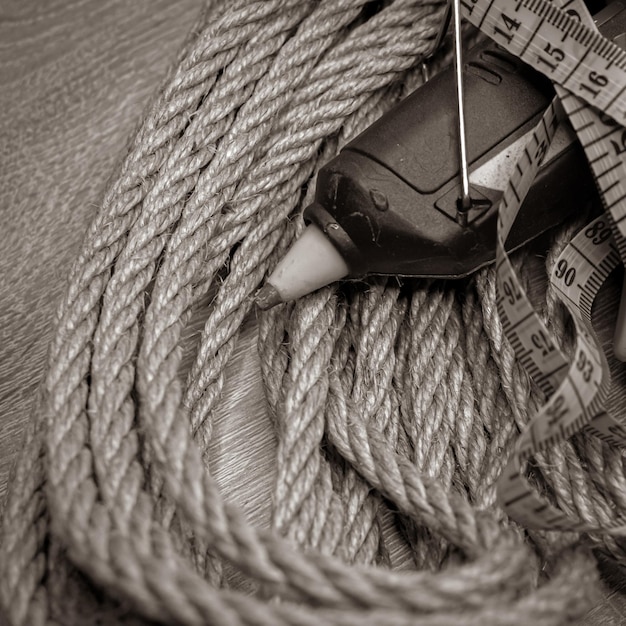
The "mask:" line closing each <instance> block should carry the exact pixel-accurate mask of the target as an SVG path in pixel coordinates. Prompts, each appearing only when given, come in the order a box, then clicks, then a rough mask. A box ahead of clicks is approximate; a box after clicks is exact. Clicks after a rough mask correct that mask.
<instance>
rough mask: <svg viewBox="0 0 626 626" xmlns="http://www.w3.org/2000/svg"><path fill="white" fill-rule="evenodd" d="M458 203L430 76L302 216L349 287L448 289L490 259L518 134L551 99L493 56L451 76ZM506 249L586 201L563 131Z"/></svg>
mask: <svg viewBox="0 0 626 626" xmlns="http://www.w3.org/2000/svg"><path fill="white" fill-rule="evenodd" d="M463 76H464V78H463V80H464V85H465V100H466V103H465V115H466V133H467V149H468V163H469V168H470V192H471V193H470V196H471V198H472V201H473V202H472V208H471V209H470V210H469V212H468V213H467V223H466V224H464V225H462V224H460V223H458V222H457V219H456V217H457V199H458V198H459V196H460V193H461V189H460V181H459V169H460V168H459V156H458V148H457V146H458V135H457V123H456V100H455V97H456V96H455V83H454V74H453V70H452V69H449V70H446V71H444V72H442V73H441V74H439V75H437V76H435V77H434V78H433V79H432V80H430V81H429V82H428V83H426V84H425V85H423V86H422V87H421V88H419V89H418V90H416V91H415V92H413V94H411V95H410V96H409V97H407V98H406V99H405V100H403V101H402V102H400V103H399V104H398V105H397V106H396V107H395V108H394V109H392V110H391V111H390V112H389V113H387V114H386V115H385V116H383V117H382V118H381V119H380V120H378V121H377V122H376V123H374V124H373V125H372V126H371V127H370V128H369V129H367V130H366V131H365V132H364V133H362V134H361V135H360V136H358V137H357V138H356V139H354V140H353V141H352V142H351V143H350V144H348V145H347V146H346V148H345V149H344V150H343V151H342V152H341V153H340V154H339V156H338V157H336V158H335V159H334V160H333V161H331V162H329V163H328V164H327V165H326V166H325V167H324V168H323V169H322V170H321V171H320V173H319V176H318V181H317V192H316V198H315V202H314V203H313V204H312V205H311V206H309V207H308V208H307V209H306V211H305V214H304V217H305V219H306V220H307V221H309V222H312V223H314V224H315V225H317V226H318V227H319V228H320V229H321V230H322V231H323V232H324V233H325V234H326V236H327V237H328V238H329V240H330V241H331V242H332V244H333V246H335V248H336V249H337V250H338V251H339V252H340V254H341V256H342V257H343V258H344V259H345V261H346V264H347V266H348V268H349V272H350V275H352V276H359V275H363V274H368V273H373V274H395V275H404V276H429V277H445V278H460V277H463V276H466V275H468V274H470V273H472V272H474V271H476V270H477V269H479V268H481V267H483V266H485V265H487V264H489V263H491V262H493V261H494V259H495V242H496V217H497V206H498V202H499V200H500V198H501V197H502V193H503V191H504V187H505V184H506V182H507V180H508V178H509V177H510V173H511V172H512V169H511V168H513V167H515V163H516V161H517V158H518V157H519V155H520V150H523V149H524V147H525V144H526V141H527V134H528V133H529V132H531V131H532V129H533V128H534V126H535V125H536V124H537V123H538V121H539V119H540V117H541V115H542V114H543V112H544V111H545V109H546V107H547V106H548V104H549V103H550V101H551V100H552V98H553V96H554V90H553V88H552V85H551V83H550V81H549V80H548V79H547V78H545V77H544V76H543V75H541V74H540V73H538V72H536V71H534V70H532V69H531V68H529V67H528V66H527V65H525V64H524V63H522V62H521V61H519V60H518V59H516V58H515V57H513V56H511V55H509V54H508V53H506V52H504V51H502V50H501V49H499V48H498V47H496V46H495V45H494V44H483V45H480V46H478V47H475V48H474V49H472V50H471V51H470V52H469V54H468V55H467V57H466V62H465V65H464V68H463ZM543 163H544V164H543V166H542V168H541V169H540V171H539V174H538V176H537V178H536V180H535V182H534V184H533V187H532V188H531V190H530V193H529V194H528V196H527V198H526V200H525V202H524V204H523V206H522V208H521V211H520V214H519V217H518V219H517V221H516V223H515V225H514V227H513V230H512V232H511V234H510V235H509V238H508V240H507V242H506V247H507V249H508V250H513V249H515V248H518V247H520V246H522V245H523V244H525V243H526V242H528V241H529V240H531V239H533V238H534V237H536V236H538V235H539V234H541V233H542V232H544V231H546V230H548V229H549V228H551V227H553V226H555V225H557V224H559V223H560V222H562V221H563V220H564V218H565V217H566V216H567V215H568V214H570V213H572V212H573V211H576V210H580V208H581V207H582V206H584V203H585V202H587V201H589V200H590V199H592V198H594V197H596V195H597V194H596V190H595V185H594V181H593V178H592V176H591V174H590V172H589V168H588V166H587V163H586V161H585V157H584V153H583V151H582V149H581V148H580V146H579V144H578V141H577V140H576V138H575V135H574V133H573V131H572V130H571V128H570V127H569V123H568V122H567V121H563V122H562V123H561V125H560V128H559V131H558V132H557V137H556V138H555V142H554V143H553V145H552V146H551V148H550V150H549V151H548V153H547V154H546V157H545V158H544V162H543Z"/></svg>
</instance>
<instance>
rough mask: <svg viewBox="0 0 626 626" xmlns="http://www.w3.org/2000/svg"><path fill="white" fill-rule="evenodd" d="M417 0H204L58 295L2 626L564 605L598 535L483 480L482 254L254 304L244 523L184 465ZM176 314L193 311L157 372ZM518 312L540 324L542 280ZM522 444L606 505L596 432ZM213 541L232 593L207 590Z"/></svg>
mask: <svg viewBox="0 0 626 626" xmlns="http://www.w3.org/2000/svg"><path fill="white" fill-rule="evenodd" d="M441 17H442V5H441V4H440V3H437V2H433V3H426V2H424V0H420V1H416V0H396V1H392V2H365V1H364V0H334V1H332V0H329V1H326V2H301V1H300V0H297V1H296V0H280V1H279V0H266V1H264V2H252V3H250V2H248V1H245V2H244V1H243V0H234V1H231V2H224V3H219V4H217V5H216V6H209V7H208V8H207V11H206V12H205V14H204V15H203V17H202V18H201V20H200V22H199V23H198V27H197V29H196V31H195V34H194V36H193V37H192V38H191V39H190V41H189V43H188V44H187V46H186V48H185V50H184V51H183V53H182V55H181V57H180V61H179V64H178V67H177V68H176V70H175V71H174V72H173V73H172V75H171V76H170V78H169V79H168V81H167V82H166V84H165V86H164V88H163V89H162V91H161V92H160V94H159V95H158V97H157V98H156V100H155V101H154V103H153V104H152V106H151V108H150V110H149V111H148V113H147V115H146V118H145V121H144V123H143V125H142V127H141V129H140V130H139V132H138V134H137V136H136V138H135V141H134V143H133V144H132V147H131V149H130V152H129V154H128V156H127V157H126V159H125V161H124V163H123V165H122V168H121V170H120V172H119V173H118V174H117V176H116V178H115V179H114V181H113V183H112V184H111V187H110V188H109V190H108V193H107V194H106V197H105V199H104V202H103V206H102V209H101V210H100V212H99V214H98V216H97V217H96V219H95V221H94V222H93V224H92V226H91V228H90V229H89V232H88V233H87V235H86V237H85V241H84V244H83V248H82V250H81V253H80V255H79V257H78V259H77V260H76V263H75V264H74V268H73V271H72V274H71V276H70V277H69V282H68V287H67V291H66V293H65V297H64V298H63V301H62V303H61V305H60V308H59V314H58V319H57V326H56V333H55V336H54V340H53V342H52V345H51V348H50V357H49V366H48V375H47V379H46V382H45V385H44V387H43V389H42V393H41V401H40V402H39V404H38V405H37V407H36V409H35V411H34V414H33V416H32V420H31V422H30V427H29V431H28V433H27V441H26V444H25V449H24V453H23V454H22V455H21V458H20V462H19V464H18V466H17V467H16V469H15V472H14V476H13V478H12V481H11V492H10V495H9V498H8V501H7V503H6V506H5V509H4V516H3V525H2V536H1V542H0V602H1V606H2V608H3V609H4V610H5V611H6V614H7V616H8V618H9V621H10V623H12V624H16V625H26V624H28V625H31V624H33V625H37V624H90V623H94V624H95V623H99V624H114V623H133V624H141V623H146V621H147V620H153V621H155V622H158V623H166V624H228V625H231V624H232V625H241V624H254V625H270V624H271V625H275V624H298V625H309V624H311V625H313V624H342V625H344V624H345V625H348V624H350V625H352V624H354V625H357V624H358V625H359V626H366V625H369V624H372V625H373V624H381V623H384V624H390V625H401V624H429V625H444V624H446V625H452V624H458V623H464V624H470V625H472V624H476V625H479V624H480V625H481V626H491V625H496V624H502V625H504V624H519V623H534V624H537V625H544V624H560V623H563V622H564V621H566V620H567V619H569V618H572V617H575V616H578V615H580V614H581V613H582V612H584V611H585V610H586V609H587V608H588V607H589V606H590V605H591V603H592V602H593V600H594V598H595V597H596V578H597V575H596V568H595V561H594V559H593V557H592V556H591V554H590V551H589V547H590V546H592V545H596V546H600V547H602V548H603V549H604V550H605V551H606V552H608V553H610V554H612V555H614V556H615V557H616V558H618V559H621V558H623V552H622V547H621V545H620V543H619V540H615V539H612V538H607V537H601V536H600V537H592V538H581V537H578V536H574V535H567V534H565V535H563V534H550V533H548V534H537V533H535V534H533V535H532V536H531V537H530V538H529V537H528V536H527V535H526V534H525V533H524V532H523V529H519V528H517V527H516V526H515V525H514V524H512V523H511V522H510V521H508V520H507V519H506V518H505V516H504V515H503V513H502V512H501V511H500V509H499V508H498V506H497V504H496V502H495V492H494V485H495V481H496V479H497V476H498V474H499V472H500V471H501V469H502V467H503V464H504V463H505V462H506V458H507V455H508V454H509V453H510V451H511V448H512V445H513V443H514V441H515V438H516V436H517V433H518V429H519V428H520V427H522V426H523V425H524V424H525V423H526V421H527V420H528V417H529V411H530V410H531V409H532V407H533V406H534V405H535V404H536V403H537V400H538V399H537V397H536V395H535V394H534V391H533V389H532V387H531V385H530V383H529V381H528V379H527V377H526V376H525V374H524V372H523V371H522V370H521V369H520V367H519V365H518V363H517V362H516V361H515V359H514V356H513V352H512V350H511V348H510V346H509V345H508V344H507V343H506V341H505V340H504V338H503V335H502V328H501V326H500V324H499V321H498V319H497V315H496V311H495V282H494V275H493V270H491V269H488V270H486V271H484V272H481V273H480V274H479V275H478V276H476V277H475V279H474V280H472V281H469V282H468V283H466V284H464V285H463V286H459V285H454V286H453V285H447V284H440V283H432V284H431V283H426V282H413V281H406V282H405V284H404V285H400V284H399V283H398V282H397V281H393V280H390V281H383V280H372V281H370V282H369V283H368V284H365V283H355V284H353V285H347V286H345V287H344V288H342V289H341V290H339V291H338V290H337V288H336V287H330V288H326V289H323V290H320V291H319V292H318V293H315V294H312V295H311V296H309V297H307V298H304V299H302V300H301V301H299V302H296V303H294V304H288V305H285V306H282V307H280V308H278V309H275V310H273V311H270V312H268V313H266V314H264V315H262V316H260V318H259V324H260V328H259V349H260V354H261V362H262V369H263V377H264V381H265V386H266V391H267V398H268V402H269V405H270V409H271V413H272V420H273V425H274V427H275V430H276V434H277V441H278V443H277V452H276V454H277V470H276V478H275V490H274V494H273V495H274V511H273V518H272V529H255V528H253V527H251V526H250V525H249V523H248V522H247V521H246V519H245V518H244V516H243V515H242V513H241V512H240V511H239V509H238V508H237V507H236V506H234V505H232V504H229V503H225V502H224V500H223V499H222V496H221V495H220V492H219V489H218V486H217V484H216V482H215V480H214V479H213V477H212V476H211V474H210V472H209V470H208V463H207V458H206V455H207V453H208V443H209V441H210V439H211V420H212V415H213V412H214V410H215V407H216V404H217V402H218V401H219V399H220V395H221V391H222V388H223V384H224V371H225V365H226V363H227V362H228V359H229V357H230V355H231V354H232V352H233V348H234V346H235V343H236V340H237V334H238V331H239V329H240V327H241V325H242V323H243V321H244V319H245V317H246V316H247V315H248V314H249V313H250V311H251V310H252V309H253V298H252V296H253V294H254V292H255V290H256V289H257V287H258V285H259V284H260V282H261V280H262V278H263V276H264V275H265V274H266V273H267V272H268V270H269V269H270V268H271V267H272V265H273V264H274V263H275V262H276V260H277V258H279V256H280V255H281V254H282V253H283V252H284V250H285V249H286V247H287V245H288V244H289V242H290V241H292V239H293V237H294V236H295V235H296V234H297V232H298V231H299V229H300V228H301V227H302V226H301V222H300V221H299V220H298V219H292V216H293V215H295V213H296V212H297V211H298V210H299V209H300V208H302V206H303V205H305V204H306V203H307V202H308V201H309V200H310V198H311V194H312V189H313V186H314V178H315V174H316V172H317V170H318V169H319V167H321V165H322V164H323V163H324V162H326V161H327V160H328V159H329V158H330V157H332V156H333V155H334V154H336V152H337V150H338V149H339V148H340V147H341V146H342V145H343V144H344V143H345V142H346V141H347V140H348V139H349V138H350V137H352V136H354V135H355V134H356V133H357V132H358V131H359V130H361V129H363V128H365V127H366V126H367V125H368V123H369V122H371V121H372V120H373V119H374V118H375V117H377V116H378V115H380V114H381V113H382V112H383V111H384V110H386V109H387V108H389V106H391V104H393V103H394V102H395V101H397V99H398V98H399V97H400V96H401V95H403V94H404V93H405V92H406V90H407V89H408V88H409V87H410V86H414V85H415V84H417V83H418V82H419V76H420V74H419V70H418V69H417V71H416V68H418V65H419V62H420V61H421V59H422V56H423V55H424V53H425V52H426V51H427V50H428V49H429V47H430V45H431V42H432V41H433V39H434V37H435V36H436V33H437V31H438V29H439V27H440V21H441ZM566 235H567V233H565V234H564V235H563V236H562V237H561V238H560V239H559V242H562V241H564V240H565V238H566ZM559 245H560V243H559ZM553 258H554V256H553V255H551V256H550V257H549V262H552V259H553ZM208 301H210V305H209V304H207V302H208ZM194 311H195V312H196V314H199V313H198V312H199V311H200V314H203V315H204V317H205V318H206V324H205V329H204V332H203V333H202V336H201V337H200V339H199V341H198V342H197V343H196V344H195V345H194V355H195V356H194V359H195V360H194V364H193V366H192V367H191V371H190V373H189V375H188V376H187V378H186V382H183V378H182V377H181V372H180V369H181V358H182V352H183V349H182V344H183V332H184V330H185V328H186V326H187V325H188V323H189V320H190V318H191V316H192V314H193V313H194ZM546 311H547V313H546V314H547V316H548V317H549V318H550V320H552V323H553V325H554V327H555V328H556V329H557V330H559V329H560V331H561V333H563V332H564V331H563V329H564V328H565V324H564V321H563V319H562V314H561V312H560V310H559V309H558V307H557V306H556V305H555V303H554V300H553V298H552V296H551V295H550V294H549V297H548V300H547V307H546ZM560 316H561V317H560ZM545 461H546V462H545V464H540V465H539V467H538V470H537V471H538V473H539V472H540V474H541V476H540V478H541V481H542V484H545V487H546V489H548V491H549V493H551V494H552V496H553V497H554V498H555V500H556V501H558V503H559V504H560V505H561V506H563V508H565V509H566V510H568V511H569V512H570V513H571V514H572V515H573V516H574V517H576V516H578V517H580V518H581V519H590V520H594V521H598V520H599V521H603V520H610V519H611V518H612V517H613V516H614V515H615V514H616V512H617V511H619V510H620V509H621V508H622V507H623V505H624V503H625V500H626V498H625V496H624V494H625V493H626V491H625V487H626V485H624V474H623V465H622V457H621V455H620V454H619V452H617V451H615V450H611V449H609V448H607V447H606V446H605V445H604V444H601V443H599V442H596V441H593V442H589V441H588V440H586V439H585V438H584V437H579V438H577V439H576V440H573V441H572V442H570V443H568V444H567V445H565V446H562V447H561V448H559V449H557V450H554V451H550V452H549V453H547V454H546V455H545ZM394 520H395V528H396V530H395V539H394V540H393V541H391V540H390V538H389V537H390V533H389V530H387V531H384V530H383V529H384V527H387V528H388V529H389V526H390V524H389V522H390V521H394ZM391 534H393V533H391ZM583 539H584V541H583ZM398 543H399V544H400V549H398ZM394 550H395V552H396V554H395V556H394V555H393V554H392V552H393V551H394ZM397 553H403V554H404V555H405V557H406V556H407V555H408V560H407V559H406V558H405V560H404V561H403V563H404V564H403V566H402V568H401V569H394V568H396V566H397V565H398V563H399V558H400V557H398V554H397ZM226 561H227V562H229V563H230V566H231V567H232V566H234V567H235V568H237V569H238V570H239V572H240V574H241V575H242V576H243V577H245V579H246V580H247V581H248V582H251V583H253V585H252V587H253V588H254V589H255V591H254V592H253V593H251V594H249V593H243V592H241V591H238V590H236V589H233V588H230V587H229V584H228V583H227V582H225V580H226V579H225V578H224V577H223V575H222V564H223V563H224V562H226Z"/></svg>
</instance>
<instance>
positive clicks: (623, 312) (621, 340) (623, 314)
mask: <svg viewBox="0 0 626 626" xmlns="http://www.w3.org/2000/svg"><path fill="white" fill-rule="evenodd" d="M613 354H614V355H615V356H616V357H617V358H618V359H619V360H620V361H626V274H624V284H623V285H622V297H621V299H620V303H619V312H618V314H617V322H616V323H615V334H614V335H613Z"/></svg>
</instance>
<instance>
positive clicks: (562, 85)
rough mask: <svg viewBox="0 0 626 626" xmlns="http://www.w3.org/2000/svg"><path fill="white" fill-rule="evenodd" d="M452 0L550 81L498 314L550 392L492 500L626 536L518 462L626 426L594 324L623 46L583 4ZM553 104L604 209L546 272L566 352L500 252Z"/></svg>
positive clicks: (622, 226) (617, 213)
mask: <svg viewBox="0 0 626 626" xmlns="http://www.w3.org/2000/svg"><path fill="white" fill-rule="evenodd" d="M557 4H558V6H557ZM461 5H462V10H463V15H464V17H465V18H466V19H467V20H468V21H469V22H471V23H472V24H473V25H474V26H476V27H478V28H479V29H481V30H482V31H483V32H484V33H485V34H487V35H488V36H490V37H491V38H492V39H494V40H495V41H496V42H497V43H499V44H500V45H501V46H503V47H504V48H505V49H507V50H508V51H509V52H511V53H512V54H515V55H516V56H518V57H520V58H521V59H522V60H524V61H525V62H526V63H528V64H529V65H531V66H532V67H534V68H535V69H537V70H539V71H540V72H542V73H544V74H546V75H547V76H548V77H549V78H551V79H552V80H553V81H554V83H555V90H556V93H557V98H555V100H554V101H553V102H552V103H551V105H550V107H549V108H548V109H547V111H546V112H545V114H544V116H543V118H542V120H541V122H540V124H539V125H538V126H537V128H536V129H535V130H534V132H533V133H532V137H531V139H530V142H529V144H528V145H527V146H526V149H525V150H524V153H523V154H522V156H521V159H520V162H519V163H518V164H517V166H516V168H515V171H514V174H513V176H512V178H511V180H510V181H509V184H508V186H507V188H506V190H505V192H504V195H503V198H502V201H501V204H500V207H499V216H498V242H497V260H496V275H497V307H498V313H499V315H500V318H501V321H502V326H503V330H504V332H505V335H506V336H507V338H508V339H509V341H510V343H511V345H512V346H513V348H514V350H515V353H516V356H517V358H518V359H519V360H520V362H521V363H522V365H523V366H524V367H525V368H526V370H527V371H528V373H529V375H530V376H531V377H532V378H533V380H534V381H535V382H536V384H537V385H538V387H539V388H540V389H541V390H542V391H543V392H544V394H545V395H546V397H547V398H548V399H547V401H546V402H545V404H544V405H543V406H542V407H541V409H540V410H539V411H538V412H537V414H536V415H535V416H534V417H533V418H532V420H531V421H530V423H529V424H528V426H527V428H526V429H525V430H524V431H523V432H522V434H521V436H520V439H519V440H518V442H517V445H516V448H515V451H514V453H513V455H512V458H511V459H510V461H509V463H508V465H507V466H506V468H505V470H504V472H503V474H502V476H501V477H500V480H499V482H498V497H499V499H500V502H501V503H502V505H503V506H504V508H505V509H506V510H507V512H508V513H509V514H510V515H511V517H513V518H514V519H516V520H517V521H519V522H520V523H522V524H524V525H526V526H528V527H531V528H537V529H561V530H580V531H602V532H611V533H615V534H618V533H623V532H626V517H624V518H621V517H619V516H616V518H615V520H614V522H613V524H612V525H611V526H610V527H609V528H607V527H606V526H604V525H603V526H602V527H598V526H597V525H594V524H589V523H586V522H584V521H580V520H576V519H572V518H571V517H570V516H568V515H567V514H566V513H565V512H563V511H561V510H560V509H559V508H557V507H556V506H555V505H553V504H552V503H551V502H550V501H549V500H548V498H547V496H545V495H542V494H540V493H539V492H538V491H537V490H536V489H535V488H534V487H533V486H532V485H531V484H530V483H529V481H528V479H527V465H528V461H529V460H530V459H531V458H532V457H533V456H535V455H536V454H537V453H539V452H541V451H543V450H546V449H547V448H549V447H551V446H553V445H555V444H556V443H558V442H559V441H563V440H565V439H567V438H569V437H570V436H571V435H573V434H574V433H576V432H578V431H580V430H581V429H584V430H585V431H587V432H589V433H592V434H593V435H595V436H597V437H599V438H601V439H602V440H603V441H606V442H607V443H609V444H611V445H617V446H621V447H626V427H625V425H624V424H622V423H621V422H619V421H617V420H615V419H614V418H613V417H612V416H610V415H609V414H608V413H607V412H606V411H605V408H604V407H605V403H606V400H607V397H608V393H609V388H610V384H611V382H610V373H609V368H608V364H607V361H606V357H605V355H604V353H603V351H602V350H601V349H600V348H599V342H598V339H597V337H596V335H595V332H594V330H593V327H592V323H591V307H592V304H593V301H594V299H595V297H596V294H597V292H598V290H599V289H600V287H601V285H602V284H603V283H604V281H605V280H606V278H607V277H608V275H609V274H610V272H611V271H612V270H613V269H614V268H615V267H616V266H617V265H618V264H619V263H620V261H622V262H623V261H624V260H625V259H626V130H625V129H624V128H623V125H624V124H626V52H624V51H623V50H622V49H621V48H620V47H618V46H617V45H615V44H614V43H613V42H611V41H609V40H607V39H605V38H604V37H602V36H601V35H600V34H599V33H598V32H597V31H596V29H595V26H594V23H593V21H592V19H591V17H590V16H589V14H588V12H587V9H586V7H585V5H584V4H583V3H582V1H581V0H563V1H562V2H561V1H559V2H556V1H555V2H554V3H552V2H549V1H548V0H461ZM559 106H562V108H563V110H564V111H565V113H566V114H567V116H568V118H569V121H570V122H571V124H572V127H573V128H574V130H575V131H576V133H577V135H578V138H579V139H580V142H581V144H582V146H583V148H584V150H585V154H586V156H587V159H588V161H589V164H590V166H591V168H592V171H593V173H594V177H595V180H596V184H597V187H598V190H599V192H600V196H601V198H602V201H603V204H604V207H605V215H604V216H602V217H599V218H597V219H595V220H594V221H593V222H591V223H590V224H588V225H587V226H586V227H585V228H583V229H582V230H581V231H580V232H579V233H578V235H577V236H576V237H574V239H573V240H572V241H571V242H570V244H569V245H568V246H567V247H566V248H565V250H564V251H563V252H562V254H561V255H560V256H559V258H558V259H557V261H556V263H555V264H554V268H553V270H552V272H551V275H550V283H551V285H552V286H553V287H554V289H555V290H556V293H557V294H558V296H559V298H560V300H561V301H562V302H563V303H564V305H565V306H566V308H567V309H568V311H569V312H570V314H571V316H572V319H573V321H574V324H575V328H576V344H575V348H574V351H573V358H572V359H571V360H570V359H569V358H567V357H566V356H565V355H564V354H563V352H562V351H561V350H560V349H559V348H558V346H557V344H556V342H555V341H554V339H553V338H552V337H551V336H550V333H549V331H548V329H547V328H546V326H545V324H544V323H543V321H542V319H541V317H540V316H539V315H538V314H537V313H536V312H535V310H534V308H533V306H532V304H531V302H530V300H529V299H528V297H527V295H526V293H525V291H524V289H523V287H522V284H521V281H520V279H519V278H518V276H517V274H516V272H515V270H514V268H513V265H512V264H511V261H510V259H509V257H508V255H507V253H506V252H505V248H504V242H505V241H506V238H507V236H508V234H509V232H510V230H511V227H512V225H513V223H514V222H515V219H516V216H517V214H518V211H519V208H520V206H521V204H522V202H523V199H524V197H525V196H526V193H527V192H528V189H529V188H530V186H531V184H532V181H533V179H534V177H535V174H536V172H537V169H538V168H539V165H540V163H541V160H542V158H543V156H544V155H545V153H546V151H547V148H548V146H549V144H550V141H551V140H552V137H553V135H554V132H555V130H556V128H557V126H558V116H557V109H558V108H559Z"/></svg>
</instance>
